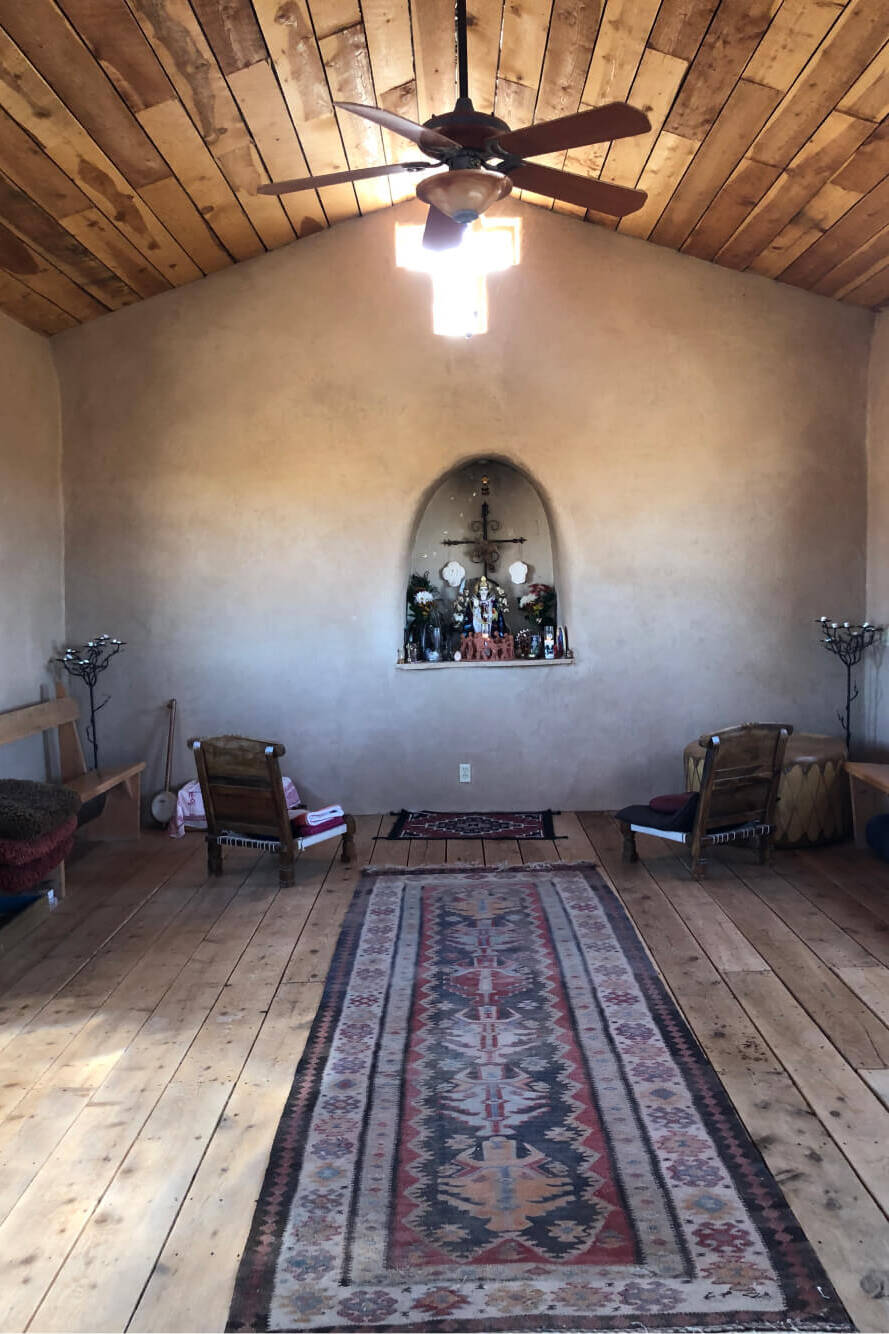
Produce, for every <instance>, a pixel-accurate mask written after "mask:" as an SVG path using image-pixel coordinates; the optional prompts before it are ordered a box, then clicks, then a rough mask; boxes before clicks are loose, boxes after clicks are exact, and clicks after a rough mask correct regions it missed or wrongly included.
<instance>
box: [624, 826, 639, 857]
mask: <svg viewBox="0 0 889 1334" xmlns="http://www.w3.org/2000/svg"><path fill="white" fill-rule="evenodd" d="M620 832H621V833H622V834H623V838H624V846H623V853H622V857H623V860H624V861H625V862H637V861H638V860H639V853H638V852H637V850H636V835H635V833H634V832H633V827H632V825H628V824H627V823H626V821H625V820H621V822H620Z"/></svg>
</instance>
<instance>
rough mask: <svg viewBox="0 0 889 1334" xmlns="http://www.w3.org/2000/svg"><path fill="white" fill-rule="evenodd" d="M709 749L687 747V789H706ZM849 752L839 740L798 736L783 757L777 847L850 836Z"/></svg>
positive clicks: (810, 734)
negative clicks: (703, 777)
mask: <svg viewBox="0 0 889 1334" xmlns="http://www.w3.org/2000/svg"><path fill="white" fill-rule="evenodd" d="M704 754H705V751H704V747H703V746H702V745H701V744H700V742H698V741H691V742H689V744H688V745H687V746H686V747H685V751H684V759H685V790H686V791H687V792H696V791H697V790H698V788H700V786H701V774H702V771H703V768H704ZM845 764H846V747H845V744H844V742H843V740H842V738H840V737H833V736H821V735H820V734H818V733H816V732H793V733H792V734H791V735H790V737H789V739H788V742H787V749H786V751H785V752H784V768H783V770H782V773H781V782H780V785H779V787H778V806H777V809H776V812H775V825H776V828H775V847H777V848H816V847H820V846H822V845H823V844H825V843H839V842H841V841H842V840H843V839H844V838H848V837H849V833H850V831H851V828H852V811H851V806H850V802H849V783H848V781H847V779H846V774H845Z"/></svg>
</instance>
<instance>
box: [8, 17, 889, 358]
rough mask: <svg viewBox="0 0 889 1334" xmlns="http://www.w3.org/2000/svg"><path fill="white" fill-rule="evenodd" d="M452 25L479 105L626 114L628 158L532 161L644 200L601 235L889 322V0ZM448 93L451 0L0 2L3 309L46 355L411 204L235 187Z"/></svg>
mask: <svg viewBox="0 0 889 1334" xmlns="http://www.w3.org/2000/svg"><path fill="white" fill-rule="evenodd" d="M469 10H470V25H471V26H470V30H469V66H470V91H471V95H472V97H473V100H474V102H475V105H476V106H477V107H478V108H479V109H480V110H483V111H488V112H490V111H493V112H495V113H496V114H497V115H498V116H500V117H501V118H502V119H504V120H506V121H507V122H509V123H510V124H511V125H512V126H514V127H515V126H519V125H524V124H528V123H529V122H531V121H534V120H548V119H551V118H553V117H556V116H563V115H567V114H568V113H570V112H573V111H576V110H577V109H578V108H580V107H589V106H596V105H598V104H600V103H602V102H608V101H613V100H624V99H626V100H628V101H630V102H633V103H634V104H635V105H637V106H640V107H643V108H644V109H645V110H646V111H647V113H648V115H649V117H650V119H651V122H652V130H651V133H650V134H648V135H645V136H641V137H637V138H634V139H628V140H623V141H621V142H618V143H615V144H614V145H613V146H609V145H601V146H599V147H597V148H595V149H588V150H580V151H574V152H570V153H568V154H567V155H565V154H558V155H553V156H551V157H550V158H548V159H546V160H547V161H550V162H553V163H554V164H555V165H564V166H565V167H567V168H568V169H569V170H572V171H576V172H581V173H583V174H586V175H590V176H600V177H601V178H602V179H603V180H607V181H614V182H617V183H619V184H621V185H628V186H633V185H638V186H639V187H640V188H641V189H643V190H646V191H647V192H648V202H647V204H646V205H645V207H644V208H643V209H642V210H641V212H638V213H635V214H632V215H631V216H629V217H627V218H625V219H624V220H623V222H622V223H621V224H620V227H619V230H620V231H622V232H626V233H628V234H630V235H632V236H638V237H646V238H648V239H649V240H650V241H653V242H655V243H656V244H658V245H664V246H668V247H670V248H672V249H675V250H682V251H684V252H685V253H687V254H691V255H696V256H698V257H699V258H701V259H706V260H713V261H715V262H716V263H717V264H722V265H726V266H728V267H730V268H735V269H752V270H753V271H754V272H756V273H760V274H766V275H769V276H770V277H773V278H777V279H778V280H779V281H781V282H787V283H792V284H794V285H796V286H799V287H805V288H809V289H811V290H813V291H815V292H820V293H822V294H824V295H826V296H830V297H836V298H839V299H840V300H844V301H850V302H853V303H855V304H857V305H862V306H869V307H871V308H874V309H878V308H880V307H881V306H883V305H886V304H889V0H505V3H504V0H469ZM454 97H455V58H454V38H453V5H452V3H451V0H412V3H411V2H410V0H0V308H2V309H3V310H5V311H6V312H7V313H8V314H9V315H11V316H12V317H13V318H14V319H17V320H19V321H20V322H21V323H23V324H26V325H28V326H30V327H31V328H34V329H37V330H40V331H42V332H45V333H56V332H58V331H59V330H62V329H65V328H68V327H70V326H71V325H74V324H78V323H80V322H82V321H85V320H89V319H92V318H94V317H95V316H98V315H101V314H103V313H104V312H105V311H107V310H114V309H116V308H118V307H120V306H124V305H127V304H128V303H130V302H134V301H138V300H139V299H140V298H143V297H149V296H153V295H154V294H155V293H157V292H162V291H164V290H166V289H168V288H170V287H172V286H178V285H180V284H183V283H188V282H192V281H193V280H194V279H196V278H199V277H201V276H202V275H203V274H206V273H212V272H215V271H217V270H219V269H223V268H225V267H226V266H227V265H229V264H232V263H235V262H237V261H238V260H241V259H248V258H250V257H251V256H253V255H258V254H260V253H261V252H262V251H263V250H270V249H274V248H276V247H278V246H282V245H287V244H289V243H290V242H292V241H294V240H295V239H296V238H297V237H302V236H305V235H307V234H309V233H311V232H314V231H317V230H318V229H320V228H323V227H327V226H329V225H330V224H332V223H334V222H337V221H339V220H340V219H342V218H349V217H352V216H354V215H356V214H358V213H365V212H367V211H368V210H370V209H377V208H382V207H385V206H386V205H388V204H390V203H391V202H397V201H398V200H400V199H403V198H406V197H408V196H409V195H410V194H411V193H412V191H413V184H412V183H411V181H410V178H408V177H399V178H393V179H392V180H389V181H387V180H385V179H382V180H374V181H363V182H360V183H357V184H356V185H355V186H354V187H353V186H352V185H339V186H334V187H332V188H328V189H325V190H322V191H320V192H319V193H318V194H314V193H304V194H300V195H291V196H289V197H286V198H283V199H281V200H280V201H279V200H278V199H275V198H272V197H267V196H263V195H259V194H257V192H256V187H257V186H258V185H259V184H260V183H261V182H263V181H267V180H269V179H278V178H281V177H290V176H300V175H303V174H306V173H307V172H308V171H311V172H313V173H316V174H319V173H322V172H330V171H336V170H340V169H343V168H346V167H353V168H354V167H360V166H370V165H373V164H375V163H379V162H381V161H384V160H386V161H393V160H397V159H398V158H399V157H404V156H413V157H416V149H415V148H414V147H413V145H410V144H407V143H404V142H403V141H401V140H393V139H392V138H390V136H388V135H387V134H386V133H381V132H380V131H379V130H378V129H377V127H376V126H374V125H371V124H370V123H369V122H363V121H361V120H359V119H357V118H356V117H352V116H349V115H347V114H345V113H337V112H336V111H335V109H334V107H333V101H334V99H340V100H350V101H356V102H371V103H372V102H376V103H378V104H379V105H380V106H382V107H386V108H388V109H389V110H392V111H397V112H400V113H401V114H403V115H406V116H409V117H411V118H412V119H419V120H421V121H422V120H425V119H427V118H428V117H429V116H432V115H434V114H436V113H439V112H442V111H445V110H449V109H450V108H451V106H452V105H453V102H454ZM525 198H528V199H530V200H531V201H532V202H533V203H536V204H540V205H541V206H543V207H546V208H549V207H552V201H551V200H547V199H543V198H541V197H539V196H534V195H528V194H527V193H526V194H525ZM556 207H557V208H559V209H560V210H562V211H565V212H572V213H582V210H578V209H576V208H574V207H573V206H572V205H568V204H557V205H556ZM587 218H588V220H589V221H591V222H593V223H597V224H600V225H603V226H609V227H614V226H615V221H614V220H613V219H609V218H604V217H599V216H591V215H589V214H587Z"/></svg>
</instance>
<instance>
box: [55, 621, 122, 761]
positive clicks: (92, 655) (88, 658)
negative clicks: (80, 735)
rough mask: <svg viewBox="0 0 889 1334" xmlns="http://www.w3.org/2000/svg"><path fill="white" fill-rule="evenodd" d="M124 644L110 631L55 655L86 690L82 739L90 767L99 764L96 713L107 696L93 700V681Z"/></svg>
mask: <svg viewBox="0 0 889 1334" xmlns="http://www.w3.org/2000/svg"><path fill="white" fill-rule="evenodd" d="M125 647H126V643H125V641H124V640H123V639H112V638H111V636H110V635H97V636H96V638H95V639H91V640H90V641H89V643H87V644H82V645H81V646H80V647H79V648H66V649H65V653H64V656H63V657H61V658H56V662H60V663H61V664H62V666H63V667H64V668H65V671H66V672H68V673H69V674H70V675H71V676H78V677H80V679H81V681H83V682H84V684H85V685H86V688H87V690H88V691H89V692H90V720H89V724H88V725H87V729H86V739H87V741H89V743H90V745H91V746H92V748H93V768H94V769H98V767H99V743H98V741H97V740H96V714H97V713H98V712H99V710H100V709H104V707H105V705H106V704H107V703H108V701H109V699H110V698H111V696H110V695H106V696H105V698H104V699H103V700H102V702H101V704H97V703H96V694H95V691H96V683H97V682H98V680H99V676H100V675H101V673H102V672H104V671H105V669H106V667H107V666H108V664H109V663H110V661H111V659H112V658H113V657H116V655H117V654H118V653H119V652H120V651H121V649H122V648H125Z"/></svg>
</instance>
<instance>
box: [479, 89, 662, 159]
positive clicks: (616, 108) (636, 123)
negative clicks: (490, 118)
mask: <svg viewBox="0 0 889 1334" xmlns="http://www.w3.org/2000/svg"><path fill="white" fill-rule="evenodd" d="M650 129H651V122H650V121H649V119H648V117H647V116H646V114H645V112H644V111H638V110H637V109H636V107H631V106H628V105H627V104H626V102H609V103H608V104H607V105H606V106H603V107H593V108H592V109H591V110H590V111H579V112H578V113H577V115H576V116H562V117H560V118H559V120H545V121H542V122H541V123H540V124H539V125H527V126H526V127H525V128H524V129H523V130H510V131H509V133H508V134H503V135H501V136H500V138H499V139H498V140H497V142H498V144H499V145H500V147H501V148H502V149H504V151H505V152H507V153H515V154H516V156H517V157H536V156H537V155H538V154H540V153H554V152H556V151H557V150H559V149H562V148H580V147H582V146H585V145H586V144H600V143H606V142H607V141H608V140H610V139H625V138H626V137H627V135H630V134H646V133H647V131H648V130H650Z"/></svg>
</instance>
